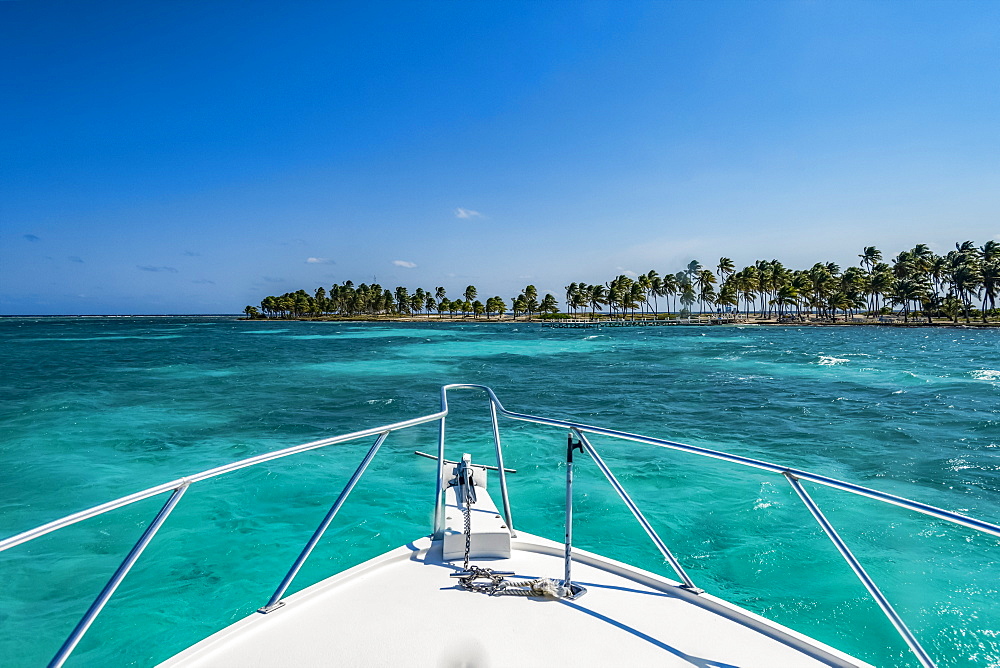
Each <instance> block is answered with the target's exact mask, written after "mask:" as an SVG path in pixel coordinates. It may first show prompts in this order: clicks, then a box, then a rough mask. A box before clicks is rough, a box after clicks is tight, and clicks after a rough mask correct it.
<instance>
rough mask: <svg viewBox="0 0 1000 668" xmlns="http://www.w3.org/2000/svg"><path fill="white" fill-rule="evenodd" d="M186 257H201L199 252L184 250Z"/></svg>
mask: <svg viewBox="0 0 1000 668" xmlns="http://www.w3.org/2000/svg"><path fill="white" fill-rule="evenodd" d="M184 255H185V256H186V257H201V253H195V252H194V251H184Z"/></svg>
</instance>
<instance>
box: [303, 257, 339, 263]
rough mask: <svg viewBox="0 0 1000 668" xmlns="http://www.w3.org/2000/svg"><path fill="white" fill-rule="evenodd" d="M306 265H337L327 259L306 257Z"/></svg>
mask: <svg viewBox="0 0 1000 668" xmlns="http://www.w3.org/2000/svg"><path fill="white" fill-rule="evenodd" d="M306 264H337V263H336V262H334V261H333V260H331V259H330V258H328V257H307V258H306Z"/></svg>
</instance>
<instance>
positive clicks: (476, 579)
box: [450, 457, 564, 598]
mask: <svg viewBox="0 0 1000 668" xmlns="http://www.w3.org/2000/svg"><path fill="white" fill-rule="evenodd" d="M450 484H451V485H454V486H457V487H458V492H459V494H457V495H456V496H459V497H461V499H462V515H463V520H464V524H465V527H464V528H465V560H464V562H463V568H462V572H461V573H453V574H452V577H453V578H458V584H459V586H461V587H462V588H463V589H465V590H466V591H471V592H476V593H478V594H486V595H487V596H501V595H507V596H552V597H555V598H559V597H561V596H562V595H563V594H564V591H563V587H560V586H559V585H558V584H556V583H555V582H553V581H552V580H549V579H548V578H539V579H537V580H507V579H505V576H507V575H513V574H514V573H513V571H494V570H493V569H492V568H483V567H481V566H474V565H472V564H470V563H469V556H470V553H471V552H472V504H474V503H475V502H476V491H475V487H474V484H473V480H472V467H471V466H469V463H468V461H467V460H466V459H465V458H464V457H463V458H462V461H461V462H460V463H459V465H458V468H456V469H455V478H454V479H453V480H452V481H451V483H450Z"/></svg>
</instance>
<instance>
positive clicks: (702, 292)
mask: <svg viewBox="0 0 1000 668" xmlns="http://www.w3.org/2000/svg"><path fill="white" fill-rule="evenodd" d="M694 284H695V286H696V287H697V288H698V304H699V306H698V310H699V311H700V313H704V312H705V302H706V301H707V302H708V303H710V304H711V303H712V301H713V299H714V297H715V288H714V287H712V286H713V285H715V274H713V273H712V272H711V271H709V270H708V269H702V270H701V271H699V272H698V273H697V274H695V277H694Z"/></svg>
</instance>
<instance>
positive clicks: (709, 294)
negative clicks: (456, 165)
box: [566, 241, 1000, 322]
mask: <svg viewBox="0 0 1000 668" xmlns="http://www.w3.org/2000/svg"><path fill="white" fill-rule="evenodd" d="M858 257H859V259H860V263H859V266H857V267H848V268H847V269H845V270H841V268H840V267H839V266H838V265H837V264H835V263H833V262H826V263H823V262H818V263H816V264H814V265H813V266H812V267H810V268H809V269H804V270H797V269H789V268H787V267H785V266H784V265H782V263H781V262H779V261H777V260H770V261H768V260H758V261H757V262H755V263H754V264H752V265H749V266H746V267H744V268H743V269H741V270H739V271H737V270H736V267H735V265H734V264H733V261H732V260H731V259H729V258H727V257H723V258H720V260H719V263H718V265H717V266H716V267H715V271H714V272H713V271H712V270H711V269H706V268H705V267H703V266H702V265H701V263H700V262H698V261H697V260H692V261H691V262H689V263H688V264H687V266H686V267H685V268H684V269H682V270H681V271H678V272H676V273H667V274H664V275H663V276H660V275H659V274H658V273H657V272H656V271H655V270H650V271H649V272H647V273H645V274H640V275H639V276H637V277H635V278H631V277H629V276H626V275H619V276H617V277H615V278H614V279H612V280H611V281H608V282H607V283H604V284H597V285H589V284H587V283H570V284H569V285H568V286H566V305H567V310H569V311H571V312H573V313H574V314H576V313H579V312H580V311H581V310H583V311H585V310H586V309H590V314H591V316H592V317H593V316H595V315H596V312H597V311H598V310H603V306H605V305H607V306H608V310H609V313H610V315H611V316H612V317H625V316H626V315H627V314H629V313H631V315H632V317H634V315H635V311H636V310H637V309H642V310H643V311H644V312H652V313H653V314H654V315H655V314H658V312H659V299H660V298H664V299H665V300H666V303H667V304H668V310H669V311H673V312H678V310H677V304H678V301H679V303H680V305H681V310H680V311H679V313H681V314H688V313H691V312H693V311H694V306H695V304H698V309H697V310H698V312H702V313H703V312H705V309H706V307H711V310H713V311H726V312H727V313H734V314H740V312H741V307H742V313H743V314H744V315H749V314H755V315H759V316H760V317H763V318H772V317H777V318H778V319H779V320H780V319H784V318H788V317H800V318H801V317H803V316H804V314H806V313H809V314H812V315H814V316H816V317H819V318H826V319H831V318H832V319H835V318H836V317H837V314H838V313H842V314H843V315H844V317H845V318H846V317H848V316H849V315H850V314H854V313H867V314H870V315H882V314H888V313H891V312H893V310H894V307H898V309H899V313H900V314H901V315H902V316H903V318H904V320H905V321H908V320H909V317H910V315H911V314H912V313H913V312H914V311H921V313H922V315H923V316H924V317H926V318H927V320H928V322H930V321H931V318H932V317H935V316H937V317H947V318H949V319H951V320H952V321H954V322H957V321H958V318H959V317H960V316H964V317H965V320H966V322H970V321H971V317H972V313H973V311H974V310H975V307H976V306H977V304H978V307H979V308H978V311H979V316H980V317H981V318H982V320H983V322H986V321H987V317H988V316H990V315H997V314H996V298H997V293H998V292H1000V243H998V242H996V241H988V242H986V244H985V245H983V246H982V247H977V246H976V245H975V244H974V243H973V242H971V241H966V242H963V243H960V244H955V250H952V251H949V252H948V253H946V254H944V255H936V254H934V253H933V252H931V250H930V249H929V248H928V246H927V245H925V244H918V245H917V246H915V247H913V248H912V249H910V250H907V251H903V252H901V253H899V254H898V255H897V256H896V257H895V258H893V259H892V261H891V264H890V263H885V262H883V261H882V252H881V251H879V250H878V249H877V248H875V247H874V246H868V247H866V248H865V249H864V251H863V252H862V253H861V254H860V255H858ZM671 303H672V304H673V307H672V308H670V304H671Z"/></svg>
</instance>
